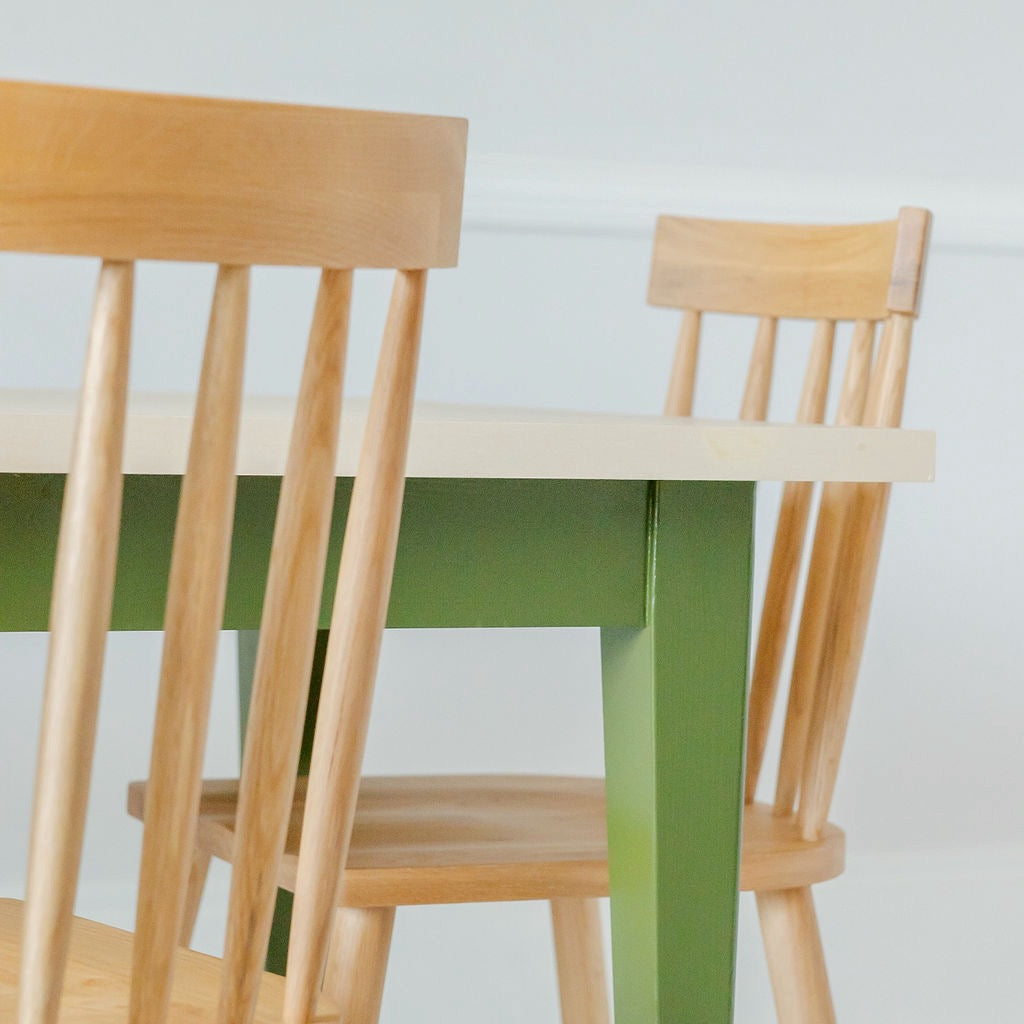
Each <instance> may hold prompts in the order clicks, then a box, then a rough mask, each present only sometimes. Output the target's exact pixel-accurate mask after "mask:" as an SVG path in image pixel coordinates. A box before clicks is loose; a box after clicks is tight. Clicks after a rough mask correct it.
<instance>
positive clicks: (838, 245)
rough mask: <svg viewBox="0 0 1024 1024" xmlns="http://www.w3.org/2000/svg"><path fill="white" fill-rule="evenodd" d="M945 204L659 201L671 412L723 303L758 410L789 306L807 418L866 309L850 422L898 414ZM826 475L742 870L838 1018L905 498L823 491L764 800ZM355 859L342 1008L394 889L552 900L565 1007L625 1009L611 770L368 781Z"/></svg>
mask: <svg viewBox="0 0 1024 1024" xmlns="http://www.w3.org/2000/svg"><path fill="white" fill-rule="evenodd" d="M929 222H930V217H929V214H928V213H927V212H926V211H923V210H914V209H905V210H902V211H901V212H900V215H899V217H898V219H897V220H895V221H889V222H885V223H880V224H867V225H858V226H853V227H784V226H773V225H765V224H740V223H731V222H716V221H701V220H690V219H681V218H671V217H666V218H662V219H661V220H660V221H659V224H658V231H657V237H656V241H655V248H654V261H653V268H652V274H651V285H650V301H651V302H652V303H653V304H654V305H659V306H670V307H676V308H680V309H682V310H684V314H683V323H682V330H681V333H680V338H679V343H678V349H677V353H676V357H675V361H674V366H673V369H672V375H671V381H670V387H669V395H668V400H667V402H666V414H668V415H672V416H689V415H690V414H691V412H692V403H693V394H694V385H695V379H696V367H697V352H698V344H699V337H700V333H701V315H702V313H703V312H708V311H712V312H723V313H732V314H744V315H752V316H756V317H759V320H758V326H757V331H756V338H755V342H754V348H753V355H752V358H751V361H750V365H749V369H748V372H747V382H746V388H745V391H744V395H743V400H742V404H741V411H740V416H741V418H743V419H751V420H762V419H765V418H766V416H767V412H768V400H769V394H770V389H771V381H772V369H773V364H774V358H775V342H776V331H777V323H778V319H779V318H783V317H794V318H799V319H811V320H815V321H816V324H815V328H814V334H813V340H812V343H811V347H810V358H809V360H808V364H807V369H806V374H805V379H804V384H803V391H802V394H801V396H800V401H799V408H798V410H797V416H796V419H797V420H798V421H801V422H805V423H820V422H822V421H823V420H824V417H825V408H826V399H827V394H828V385H829V378H830V374H831V369H832V363H833V349H834V347H835V332H836V322H837V321H840V320H853V321H854V325H853V330H852V340H851V344H850V351H849V357H848V359H847V365H846V371H845V376H844V380H843V384H842V389H841V394H840V396H839V400H838V412H837V416H836V420H837V422H838V423H840V424H847V425H854V424H865V425H870V426H879V427H895V426H898V425H899V422H900V412H901V407H902V402H903V390H904V384H905V379H906V368H907V358H908V354H909V346H910V336H911V327H912V324H913V320H914V318H915V317H916V315H917V309H918V302H919V297H920V288H921V281H922V273H923V266H924V257H925V250H926V247H927V236H928V228H929ZM879 323H881V324H882V330H881V336H882V337H881V342H880V344H879V346H878V352H877V354H873V352H874V342H875V334H876V327H877V325H878V324H879ZM813 489H814V484H813V483H811V482H796V483H790V484H787V485H786V486H785V488H784V490H783V495H782V503H781V510H780V516H779V521H778V528H777V533H776V540H775V545H774V550H773V555H772V561H771V567H770V572H769V578H768V583H767V589H766V595H765V599H764V606H763V611H762V615H761V624H760V632H759V638H758V644H757V653H756V657H755V659H754V666H753V672H752V680H751V698H750V727H749V739H748V760H747V781H746V809H745V815H744V842H743V857H742V868H741V878H740V884H741V888H743V889H745V890H754V891H755V892H756V893H757V898H758V907H759V911H760V917H761V922H762V928H763V933H764V941H765V946H766V949H767V953H768V961H769V967H770V970H771V976H772V981H773V985H774V989H775V995H776V1003H777V1008H778V1015H779V1019H780V1021H782V1022H783V1024H827V1022H830V1021H832V1020H833V1019H834V1018H833V1011H832V1005H831V997H830V995H829V989H828V982H827V978H826V974H825V965H824V960H823V956H822V950H821V943H820V939H819V936H818V928H817V923H816V920H815V914H814V906H813V902H812V898H811V889H810V887H811V886H812V885H813V884H815V883H817V882H821V881H825V880H826V879H829V878H832V877H834V876H836V875H838V874H839V873H840V872H841V871H842V870H843V864H844V842H845V841H844V836H843V833H842V832H841V831H840V830H839V829H838V828H837V827H835V826H834V825H831V824H829V823H828V822H827V820H826V819H827V813H828V808H829V804H830V801H831V796H832V790H833V787H834V785H835V780H836V771H837V768H838V762H839V755H840V753H841V750H842V746H843V739H844V736H845V731H846V722H847V717H848V715H849V710H850V702H851V699H852V695H853V687H854V683H855V681H856V677H857V670H858V665H859V661H860V655H861V650H862V647H863V643H864V635H865V629H866V625H867V613H868V608H869V605H870V598H871V592H872V589H873V584H874V577H875V569H876V566H877V562H878V555H879V550H880V545H881V539H882V528H883V524H884V519H885V511H886V504H887V500H888V485H876V484H852V485H847V484H828V485H827V486H825V487H824V488H823V492H822V495H821V501H820V506H819V511H818V519H817V526H816V530H815V532H814V543H813V549H812V551H811V555H810V561H809V568H808V571H807V574H806V583H805V596H804V602H803V608H802V611H801V614H800V619H799V629H798V632H797V636H796V654H795V660H794V666H793V674H792V682H791V687H790V696H789V706H788V710H787V714H786V720H785V733H784V738H783V744H782V759H781V764H780V767H779V773H778V783H777V792H776V797H775V800H774V802H773V803H772V804H765V803H755V802H754V792H755V789H756V787H757V782H758V778H759V776H760V774H761V768H762V764H763V760H764V751H765V745H766V738H767V734H768V727H769V723H770V720H771V718H772V710H773V707H774V704H775V698H776V691H777V689H778V683H779V677H780V674H781V669H782V664H783V660H784V654H785V650H786V646H787V642H788V640H789V639H790V633H791V629H790V625H791V622H792V619H793V611H794V602H795V595H796V594H797V592H798V589H799V588H798V580H799V576H800V569H801V565H802V559H803V552H804V548H805V541H806V538H807V534H808V529H807V527H808V521H809V515H810V509H811V504H812V494H813ZM305 799H306V798H305V797H304V783H303V781H302V780H300V783H299V786H298V788H297V790H296V803H295V807H294V810H293V819H292V826H291V829H290V831H289V834H288V840H287V852H286V855H285V857H284V859H283V861H282V863H281V873H280V875H279V878H278V880H279V882H280V884H281V885H282V886H284V887H286V888H293V887H294V886H295V885H296V872H297V871H298V870H301V859H300V857H299V856H298V850H299V837H300V835H302V828H301V825H302V818H303V811H304V801H305ZM144 802H145V787H144V786H143V785H142V784H139V783H136V784H134V785H133V787H132V789H131V791H130V795H129V809H130V810H131V811H132V813H134V814H136V815H137V816H141V815H142V812H143V806H144ZM238 805H239V798H238V784H237V783H235V782H231V781H216V782H208V783H206V784H205V785H204V790H203V798H202V805H201V812H200V823H199V831H198V840H197V841H198V848H197V850H198V852H197V855H196V868H195V880H196V884H195V886H194V887H193V889H192V890H191V899H192V900H193V902H192V903H191V904H190V910H189V914H188V920H189V921H191V920H192V919H194V915H195V912H196V910H197V909H198V903H199V897H200V894H201V888H202V878H203V877H204V875H205V871H206V866H207V864H208V862H209V858H210V856H211V855H212V856H217V857H221V858H224V859H226V860H230V859H231V858H232V850H233V844H234V842H235V832H236V829H237V827H238V826H237V820H238ZM344 878H345V881H344V886H343V888H342V891H341V903H342V906H341V909H340V910H339V913H338V919H337V922H336V932H335V936H334V941H333V944H332V951H331V955H330V960H329V965H328V969H327V976H326V986H327V988H329V990H330V991H331V992H332V994H333V995H334V996H335V997H336V998H337V999H338V1000H339V1001H340V1002H341V1004H342V1005H343V1006H344V1007H345V1008H346V1011H347V1016H346V1017H345V1020H346V1021H347V1022H351V1024H373V1022H375V1021H376V1020H377V1018H378V1014H379V1009H380V1002H381V995H382V991H383V984H384V975H385V970H386V965H387V956H388V947H389V943H390V938H391V930H392V926H393V922H394V915H395V908H396V907H397V906H404V905H411V904H424V903H459V902H491V901H504V900H524V899H545V900H549V901H550V902H551V910H552V918H553V925H554V936H555V952H556V959H557V963H558V975H559V984H560V988H561V1001H562V1019H563V1021H564V1022H565V1024H604V1022H606V1021H607V1020H608V1006H607V998H606V994H605V981H604V965H603V954H602V949H601V930H600V925H599V920H598V913H597V902H596V900H597V898H598V897H601V896H605V895H607V892H608V867H607V859H606V833H605V821H604V794H603V784H602V781H601V780H600V779H577V778H561V777H534V778H524V777H522V776H518V777H517V776H508V777H493V776H483V777H479V776H478V777H422V778H367V779H364V780H363V782H362V788H361V790H360V794H359V803H358V806H357V810H356V817H355V824H354V830H353V833H352V843H351V846H350V849H349V857H348V861H347V864H346V869H345V872H344ZM183 940H184V941H186V942H187V941H188V937H187V930H186V934H185V935H184V936H183Z"/></svg>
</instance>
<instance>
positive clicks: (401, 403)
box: [284, 270, 426, 1024]
mask: <svg viewBox="0 0 1024 1024" xmlns="http://www.w3.org/2000/svg"><path fill="white" fill-rule="evenodd" d="M425 288H426V271H422V270H415V271H399V272H398V274H397V275H396V279H395V288H394V292H393V293H392V299H391V307H390V310H389V312H388V322H387V326H386V328H385V331H384V340H383V343H382V346H381V355H380V359H379V361H378V366H377V377H376V381H375V383H374V390H373V396H372V398H371V401H370V409H369V413H368V417H367V423H366V434H365V437H364V441H363V449H362V452H361V454H360V460H359V469H358V472H357V475H356V481H355V485H354V487H353V491H352V499H351V504H350V507H349V518H348V525H347V527H346V530H345V540H344V545H343V549H342V556H341V565H340V568H339V570H338V584H337V590H336V592H335V597H334V610H333V614H332V618H331V635H330V640H329V642H328V646H327V658H326V663H325V666H324V674H323V683H322V689H321V693H320V706H319V711H318V714H317V725H316V735H315V738H314V742H313V755H312V762H311V765H310V774H309V787H308V790H307V797H306V808H305V817H304V821H303V827H302V838H301V843H300V848H299V864H298V869H297V879H296V888H295V903H294V910H293V916H292V927H291V938H290V944H289V965H288V977H287V982H286V988H285V1005H284V1021H285V1024H306V1022H307V1021H308V1020H309V1019H310V1018H311V1016H312V1013H313V1010H314V1007H315V1004H316V996H317V991H318V988H319V985H320V979H321V977H322V976H323V970H324V962H325V958H326V954H327V946H328V940H329V938H330V930H331V922H332V920H333V915H334V909H335V907H336V906H337V905H338V897H339V889H340V886H341V880H342V878H341V876H342V871H341V869H342V866H343V865H344V864H345V861H346V858H347V855H348V844H349V838H350V835H351V831H352V821H353V818H354V815H355V806H356V797H357V794H358V789H359V776H360V772H361V769H362V761H363V751H364V748H365V745H366V732H367V727H368V724H369V714H370V704H371V701H372V697H373V689H374V683H375V677H376V673H377V662H378V658H379V655H380V645H381V639H382V634H383V630H384V622H385V619H386V616H387V608H388V600H389V598H390V594H391V575H392V570H393V567H394V559H395V549H396V546H397V543H398V526H399V521H400V518H401V510H402V496H403V493H404V489H405V459H406V452H407V449H408V441H409V429H410V425H411V420H412V403H413V392H414V387H415V379H416V364H417V359H418V353H419V342H420V331H421V325H422V318H423V299H424V292H425Z"/></svg>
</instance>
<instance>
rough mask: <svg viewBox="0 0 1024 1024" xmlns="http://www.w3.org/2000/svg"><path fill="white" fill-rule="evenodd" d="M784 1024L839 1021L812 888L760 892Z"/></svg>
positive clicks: (770, 966) (767, 947)
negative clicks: (827, 970) (834, 1006)
mask: <svg viewBox="0 0 1024 1024" xmlns="http://www.w3.org/2000/svg"><path fill="white" fill-rule="evenodd" d="M757 911H758V915H759V917H760V919H761V935H762V936H763V938H764V948H765V955H766V957H767V959H768V972H769V974H771V979H772V989H773V990H774V992H775V1009H776V1012H777V1014H778V1018H779V1024H835V1019H836V1016H835V1011H834V1010H833V1009H832V994H831V992H830V991H829V986H828V974H827V973H826V971H825V956H824V953H823V952H822V948H821V935H820V933H819V931H818V918H817V915H816V914H815V912H814V898H813V896H812V895H811V890H810V888H803V889H784V890H780V891H776V892H759V893H758V894H757Z"/></svg>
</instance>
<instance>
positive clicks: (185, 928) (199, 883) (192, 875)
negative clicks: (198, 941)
mask: <svg viewBox="0 0 1024 1024" xmlns="http://www.w3.org/2000/svg"><path fill="white" fill-rule="evenodd" d="M209 870H210V854H208V853H207V852H206V851H205V850H199V849H196V850H194V851H193V852H192V868H191V869H190V871H189V873H188V889H187V890H186V892H185V916H184V917H183V918H182V919H181V931H180V932H179V933H178V945H179V946H185V947H186V948H188V947H190V946H191V945H192V933H193V932H194V931H195V929H196V918H197V917H198V916H199V904H200V903H201V902H202V901H203V887H204V886H205V885H206V875H207V872H209Z"/></svg>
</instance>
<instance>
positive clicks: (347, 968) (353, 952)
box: [323, 907, 395, 1024]
mask: <svg viewBox="0 0 1024 1024" xmlns="http://www.w3.org/2000/svg"><path fill="white" fill-rule="evenodd" d="M394 925H395V908H394V907H367V908H362V907H342V908H340V909H339V910H338V911H337V912H336V913H335V915H334V930H333V932H332V934H331V944H330V946H329V948H328V951H327V970H326V971H325V973H324V984H323V988H324V992H325V993H326V994H327V995H329V996H330V997H331V998H332V999H333V1000H335V1002H337V1004H338V1006H339V1007H340V1008H341V1020H342V1021H344V1024H377V1019H378V1017H379V1016H380V1004H381V1000H382V999H383V997H384V976H385V974H387V969H388V952H389V951H390V949H391V932H392V930H393V928H394Z"/></svg>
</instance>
